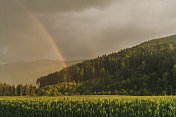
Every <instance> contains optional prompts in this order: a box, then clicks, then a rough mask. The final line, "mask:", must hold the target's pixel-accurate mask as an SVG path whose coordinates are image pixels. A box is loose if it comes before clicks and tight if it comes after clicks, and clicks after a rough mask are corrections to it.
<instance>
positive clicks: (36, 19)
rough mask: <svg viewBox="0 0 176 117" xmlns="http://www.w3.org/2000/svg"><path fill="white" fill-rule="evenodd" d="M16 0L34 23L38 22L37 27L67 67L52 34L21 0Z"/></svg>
mask: <svg viewBox="0 0 176 117" xmlns="http://www.w3.org/2000/svg"><path fill="white" fill-rule="evenodd" d="M16 1H17V2H18V4H19V5H20V6H21V7H22V8H23V9H25V10H26V11H27V12H28V13H29V14H30V15H31V17H32V18H33V19H34V20H35V21H36V23H37V24H38V26H39V28H40V29H41V30H42V32H43V33H44V34H45V35H46V36H47V39H48V41H49V42H50V44H51V45H52V48H53V49H54V51H55V52H56V54H57V56H58V58H60V60H61V61H62V64H63V66H64V67H68V65H67V63H66V62H65V59H64V57H63V55H62V52H61V51H60V49H59V47H58V46H57V45H56V43H55V41H54V38H53V37H52V35H51V34H50V33H49V32H48V31H47V29H46V27H45V26H44V25H43V24H42V22H41V21H40V20H39V18H38V17H37V16H36V15H35V14H34V13H33V12H32V11H31V10H30V9H29V8H28V7H27V6H26V5H25V4H24V3H23V2H22V1H21V0H16Z"/></svg>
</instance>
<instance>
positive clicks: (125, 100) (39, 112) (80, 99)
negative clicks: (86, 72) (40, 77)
mask: <svg viewBox="0 0 176 117" xmlns="http://www.w3.org/2000/svg"><path fill="white" fill-rule="evenodd" d="M0 116H5V117H21V116H25V117H28V116H29V117H31V116H32V117H45V116H46V117H62V116H69V117H70V116H76V117H78V116H83V117H85V116H112V117H114V116H125V117H126V116H134V117H135V116H158V117H159V116H167V117H169V116H176V97H175V96H115V95H102V96H100V95H89V96H59V97H0Z"/></svg>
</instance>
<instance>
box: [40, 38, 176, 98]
mask: <svg viewBox="0 0 176 117" xmlns="http://www.w3.org/2000/svg"><path fill="white" fill-rule="evenodd" d="M62 82H76V83H82V86H81V87H80V88H79V90H82V92H99V91H111V92H115V91H119V92H123V93H124V94H125V93H127V94H130V93H131V94H134V95H149V94H154V95H159V94H166V93H167V94H173V93H174V94H175V92H176V36H175V35H173V36H169V37H164V38H160V39H154V40H151V41H146V42H144V43H142V44H140V45H137V46H135V47H132V48H128V49H124V50H121V51H119V52H118V53H112V54H110V55H104V56H102V57H98V58H96V59H92V60H87V61H84V62H82V63H79V64H77V65H73V66H71V67H68V68H65V69H63V70H61V71H60V72H55V73H52V74H49V75H48V76H45V77H41V78H39V79H37V83H38V84H39V85H40V87H45V86H47V85H56V84H59V83H62ZM80 92H81V91H80Z"/></svg>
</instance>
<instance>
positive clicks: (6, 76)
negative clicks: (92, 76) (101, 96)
mask: <svg viewBox="0 0 176 117" xmlns="http://www.w3.org/2000/svg"><path fill="white" fill-rule="evenodd" d="M79 62H81V61H66V63H67V64H68V65H69V66H70V65H73V64H76V63H79ZM61 69H63V64H62V61H56V60H37V61H30V62H15V63H9V64H0V82H5V83H9V84H15V85H16V84H19V83H22V84H25V83H28V84H30V83H31V84H33V85H36V80H37V78H38V77H41V76H44V75H47V74H50V73H53V72H56V71H59V70H61Z"/></svg>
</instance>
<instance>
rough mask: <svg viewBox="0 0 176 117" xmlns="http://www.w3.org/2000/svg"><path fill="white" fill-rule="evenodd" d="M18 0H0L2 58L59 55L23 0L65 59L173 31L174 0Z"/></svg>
mask: <svg viewBox="0 0 176 117" xmlns="http://www.w3.org/2000/svg"><path fill="white" fill-rule="evenodd" d="M19 1H20V0H0V21H1V23H0V46H1V48H0V53H1V55H0V61H1V60H2V62H4V61H5V60H8V61H14V60H15V61H17V60H34V59H42V58H50V59H58V58H57V56H56V55H55V52H54V51H53V48H52V46H51V45H50V43H49V42H48V40H47V37H46V34H44V33H43V31H42V30H41V28H40V27H39V25H38V23H37V22H36V20H37V19H36V18H34V17H33V16H31V14H30V13H29V11H26V9H24V8H23V7H24V6H25V7H27V9H29V10H30V11H31V12H32V13H33V15H35V16H36V17H37V18H38V19H39V20H40V22H41V23H42V24H43V25H44V26H45V27H46V29H47V31H48V32H49V33H50V34H51V35H52V36H53V38H54V40H55V42H56V44H57V45H58V47H59V48H60V50H61V52H62V53H63V56H64V57H65V58H66V59H67V60H73V59H85V58H91V57H96V56H99V55H102V54H108V53H111V52H117V51H118V50H120V49H123V48H127V47H131V46H134V45H136V44H139V43H141V42H143V41H146V40H149V39H154V38H158V37H162V36H168V35H171V34H175V33H176V14H175V10H176V1H175V0H52V1H51V0H21V2H19ZM4 48H6V49H4ZM7 48H8V49H7ZM7 50H8V51H7ZM2 53H5V54H2Z"/></svg>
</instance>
